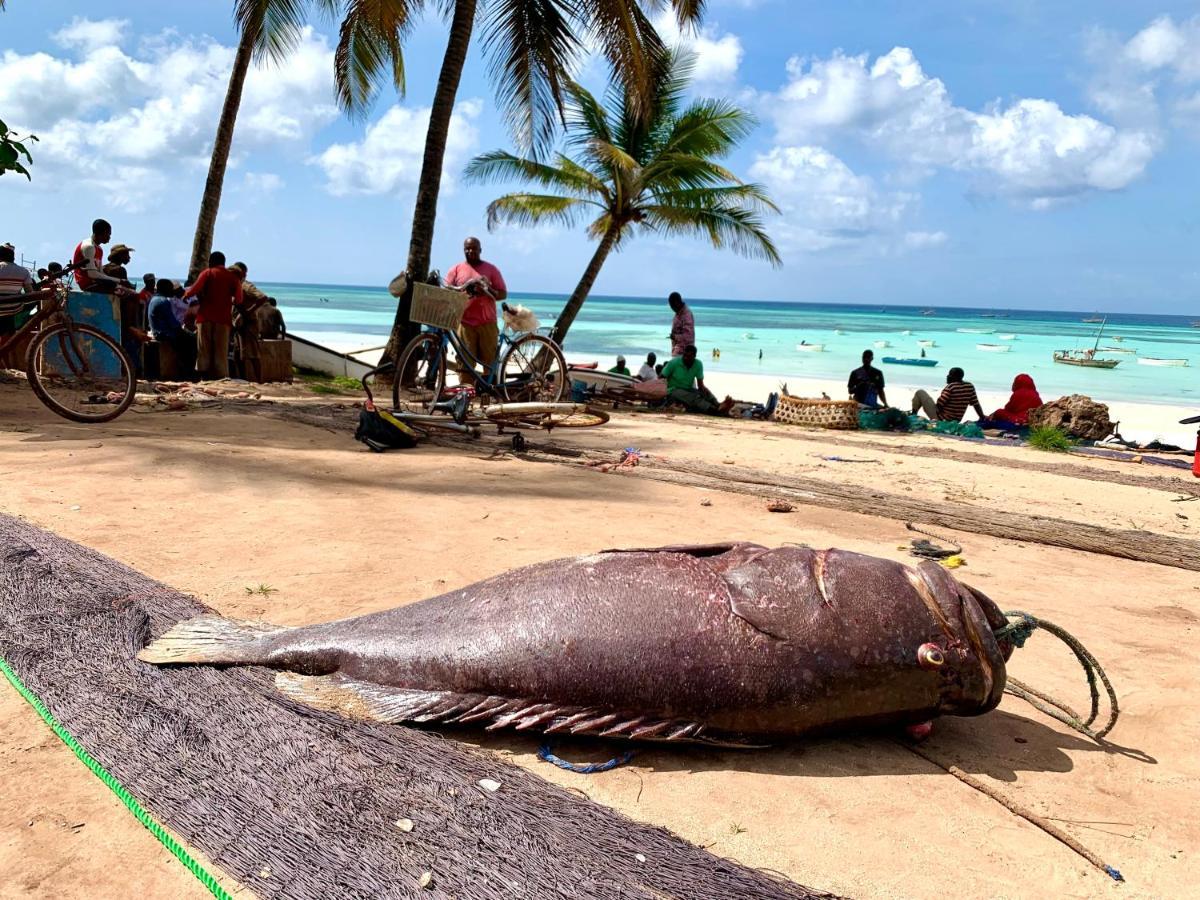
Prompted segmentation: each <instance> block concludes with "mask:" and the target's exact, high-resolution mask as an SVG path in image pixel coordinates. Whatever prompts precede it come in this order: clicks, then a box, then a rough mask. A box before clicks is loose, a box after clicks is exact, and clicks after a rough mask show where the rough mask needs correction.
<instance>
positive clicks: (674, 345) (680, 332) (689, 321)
mask: <svg viewBox="0 0 1200 900" xmlns="http://www.w3.org/2000/svg"><path fill="white" fill-rule="evenodd" d="M667 303H668V304H669V305H670V307H671V309H672V310H674V311H675V318H674V319H673V320H672V321H671V338H670V340H671V357H672V358H678V357H680V356H683V351H684V348H685V347H687V346H688V345H689V344H695V343H696V319H695V317H694V316H693V315H692V311H691V310H690V309H689V308H688V305H687V304H686V303H684V302H683V297H682V296H681V295H680V293H679V291H672V292H671V296H669V297H668V298H667Z"/></svg>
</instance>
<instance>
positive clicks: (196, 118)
mask: <svg viewBox="0 0 1200 900" xmlns="http://www.w3.org/2000/svg"><path fill="white" fill-rule="evenodd" d="M120 25H121V23H113V22H85V21H76V22H74V23H72V25H70V26H68V27H67V28H66V29H64V30H63V31H62V32H60V33H59V38H60V43H61V42H65V43H69V44H71V46H74V47H76V48H78V52H77V54H76V55H77V58H75V59H72V58H59V57H55V56H51V55H50V54H47V53H33V54H28V55H22V54H19V53H16V52H14V51H11V50H10V51H6V52H5V53H4V54H3V55H2V56H0V109H3V110H4V111H5V120H6V121H7V122H8V123H9V125H10V126H13V127H19V128H20V130H22V131H34V132H35V133H36V134H37V135H38V137H39V138H40V139H41V142H40V143H39V144H38V154H37V166H38V171H39V172H40V173H42V175H41V177H40V178H39V183H40V184H41V185H43V186H46V185H54V184H70V183H72V182H78V181H91V182H96V183H99V182H105V183H108V184H116V185H125V186H128V189H127V190H126V189H119V190H113V191H111V192H110V194H111V197H112V204H113V205H114V206H116V207H119V208H123V209H127V210H139V209H143V208H146V207H147V206H148V205H150V204H151V203H156V202H163V201H164V200H165V199H166V196H165V192H166V188H167V187H168V185H175V186H176V187H178V184H179V179H180V177H181V176H182V177H186V176H187V175H188V174H189V173H199V174H201V175H202V173H203V171H204V170H205V167H206V166H207V164H208V157H209V155H210V153H211V147H212V141H213V138H214V136H215V132H216V127H217V119H218V117H219V115H220V111H221V105H222V103H223V101H224V97H225V89H226V86H227V83H228V79H229V72H230V69H231V67H232V64H233V56H234V49H233V48H231V47H225V46H223V45H221V44H218V43H216V42H214V41H212V40H210V39H206V38H202V39H195V40H193V39H189V38H180V37H178V36H176V35H172V34H165V35H163V36H161V38H162V39H161V40H156V41H151V42H148V43H146V44H145V45H143V47H142V49H141V50H140V51H138V53H137V54H135V55H129V54H127V53H125V52H124V51H123V50H121V49H120V47H119V46H117V42H118V41H119V40H120V32H121V28H120V27H118V26H120ZM337 114H338V113H337V107H336V105H335V101H334V92H333V51H332V50H331V48H330V47H329V45H328V43H327V41H326V40H325V38H324V37H322V36H320V35H317V34H315V33H314V32H313V31H312V30H311V29H308V30H305V32H304V33H303V36H302V39H301V41H300V44H299V46H298V47H297V48H296V50H295V52H293V53H292V55H291V56H289V57H288V60H287V63H286V64H285V65H284V66H282V67H279V68H277V69H276V68H267V69H263V68H257V67H256V68H253V69H251V71H250V74H249V75H248V76H247V79H246V86H245V90H244V93H243V97H242V106H241V111H240V113H239V116H238V125H237V130H236V132H235V135H234V144H233V150H234V159H233V162H232V164H233V165H236V164H237V157H238V155H239V154H241V153H244V152H245V151H247V150H250V149H255V148H260V147H265V146H273V145H279V144H287V143H291V142H307V141H308V140H310V139H311V137H312V136H313V134H314V133H315V132H316V131H317V130H318V129H319V128H321V127H323V126H324V125H326V124H327V123H329V122H330V121H332V120H333V119H334V118H336V116H337ZM43 189H46V188H45V187H43Z"/></svg>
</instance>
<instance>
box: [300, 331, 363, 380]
mask: <svg viewBox="0 0 1200 900" xmlns="http://www.w3.org/2000/svg"><path fill="white" fill-rule="evenodd" d="M288 337H289V338H291V341H292V365H294V366H295V367H296V368H297V369H310V370H312V371H313V372H320V373H321V374H322V375H332V376H335V377H337V376H342V377H345V378H362V377H363V376H364V375H366V374H367V373H368V372H370V371H371V370H372V369H373V368H375V366H374V365H373V364H371V363H366V362H363V361H362V360H360V359H355V358H354V357H353V356H351V355H350V354H349V353H339V352H338V351H337V350H331V349H330V348H328V347H325V346H322V345H321V344H318V343H317V342H316V341H310V340H309V339H308V338H302V337H300V336H299V335H298V334H296V333H295V332H294V331H289V332H288Z"/></svg>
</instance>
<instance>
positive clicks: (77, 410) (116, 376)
mask: <svg viewBox="0 0 1200 900" xmlns="http://www.w3.org/2000/svg"><path fill="white" fill-rule="evenodd" d="M25 374H26V375H27V376H28V377H29V386H30V387H31V388H33V392H34V394H36V395H37V398H38V399H39V400H41V401H42V403H44V404H46V406H48V407H49V408H50V409H51V411H53V412H55V413H57V414H58V415H60V416H62V417H63V418H64V419H70V420H71V421H72V422H109V421H112V420H113V419H115V418H116V417H117V416H119V415H121V413H123V412H125V410H127V409H129V406H130V404H131V403H133V395H134V391H135V389H136V387H137V381H136V379H135V378H134V374H133V363H131V362H130V361H129V357H128V356H126V355H125V351H124V350H123V349H122V348H121V345H120V344H118V343H117V342H116V341H114V340H113V339H112V338H111V337H109V336H108V335H107V334H105V333H104V332H103V331H101V330H100V329H98V328H93V327H92V326H91V325H79V324H76V323H71V324H69V325H67V324H62V323H60V324H58V325H52V326H51V327H49V328H47V329H46V330H44V331H41V332H38V335H37V337H35V338H34V339H33V343H31V344H30V345H29V351H28V352H27V354H26V356H25Z"/></svg>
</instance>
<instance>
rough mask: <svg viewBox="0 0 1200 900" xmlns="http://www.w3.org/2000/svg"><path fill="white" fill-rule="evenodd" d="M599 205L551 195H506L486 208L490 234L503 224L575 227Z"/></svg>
mask: <svg viewBox="0 0 1200 900" xmlns="http://www.w3.org/2000/svg"><path fill="white" fill-rule="evenodd" d="M599 206H600V204H598V203H595V202H593V201H590V200H580V199H579V198H577V197H558V196H555V195H552V194H505V195H504V196H503V197H497V198H496V199H495V200H493V201H492V202H491V203H489V204H488V208H487V223H488V230H489V231H491V230H492V229H494V228H495V227H496V226H497V225H499V224H500V223H508V224H513V225H541V224H544V223H546V222H557V223H559V224H560V225H566V226H572V225H574V224H575V223H577V222H578V221H579V218H580V216H582V215H583V214H584V213H585V212H586V211H587V210H588V209H589V208H597V207H599Z"/></svg>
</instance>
